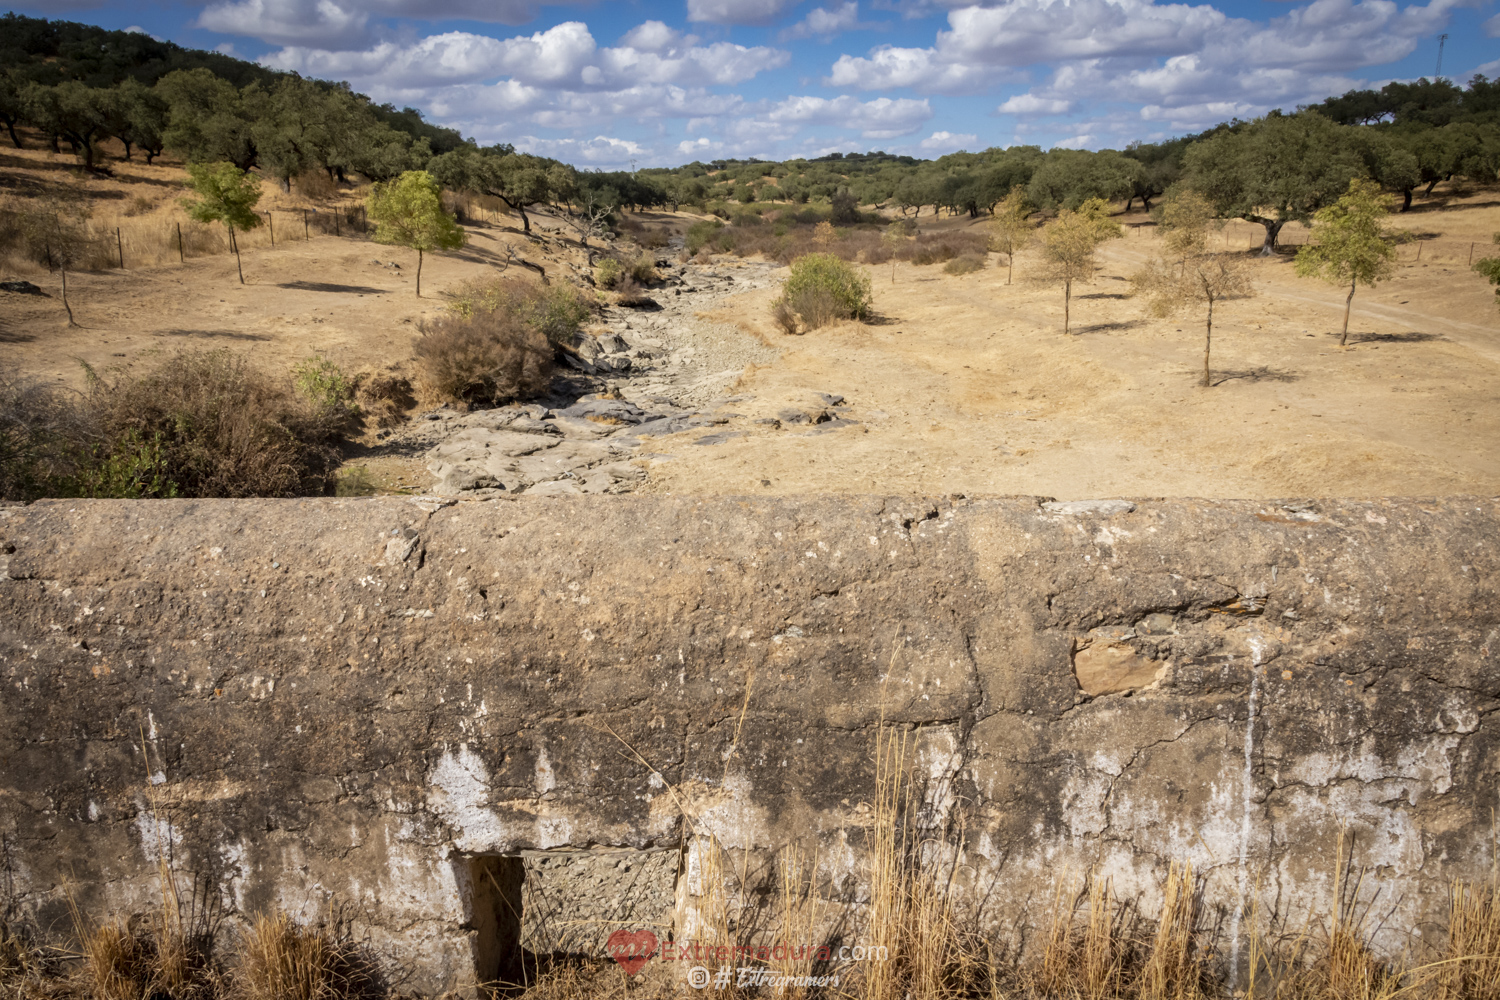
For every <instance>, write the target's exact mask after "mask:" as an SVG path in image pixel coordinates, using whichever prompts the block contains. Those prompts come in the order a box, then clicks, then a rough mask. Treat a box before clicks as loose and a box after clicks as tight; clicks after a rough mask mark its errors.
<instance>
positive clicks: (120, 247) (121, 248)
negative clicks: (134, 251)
mask: <svg viewBox="0 0 1500 1000" xmlns="http://www.w3.org/2000/svg"><path fill="white" fill-rule="evenodd" d="M115 252H116V253H118V254H119V255H120V270H122V271H123V270H125V243H124V241H123V240H121V239H120V227H119V226H116V227H115Z"/></svg>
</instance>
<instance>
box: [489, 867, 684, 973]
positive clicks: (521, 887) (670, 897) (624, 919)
mask: <svg viewBox="0 0 1500 1000" xmlns="http://www.w3.org/2000/svg"><path fill="white" fill-rule="evenodd" d="M679 860H680V853H679V851H678V850H677V849H676V848H668V849H664V850H650V851H639V850H630V849H621V848H593V849H588V850H572V849H562V850H551V851H522V852H521V853H520V854H518V855H513V856H499V855H486V856H481V857H475V858H471V859H470V860H469V866H470V868H469V877H470V885H471V892H472V900H471V904H472V905H471V907H470V913H471V917H470V919H471V933H472V935H473V940H474V945H473V947H474V970H475V974H476V976H477V978H478V979H479V981H480V982H482V983H524V982H526V981H527V979H528V978H529V977H530V975H533V974H534V970H535V969H537V968H540V967H541V966H542V965H544V964H545V962H543V961H542V960H543V959H545V958H559V957H563V956H580V955H586V956H589V957H594V958H603V957H607V956H608V954H609V953H608V951H607V942H608V940H609V936H610V935H611V934H613V933H614V932H615V931H617V930H621V929H624V930H632V931H635V930H649V931H651V932H652V933H653V934H655V935H656V936H657V938H658V939H659V940H661V941H666V940H668V939H669V937H670V935H671V933H672V918H673V913H674V910H675V907H676V898H677V895H676V894H677V875H678V868H679Z"/></svg>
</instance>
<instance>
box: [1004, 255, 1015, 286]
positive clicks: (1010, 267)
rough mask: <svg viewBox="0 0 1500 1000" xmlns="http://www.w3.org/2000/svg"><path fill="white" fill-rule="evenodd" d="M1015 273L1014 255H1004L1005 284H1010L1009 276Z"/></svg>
mask: <svg viewBox="0 0 1500 1000" xmlns="http://www.w3.org/2000/svg"><path fill="white" fill-rule="evenodd" d="M1015 273H1016V255H1015V254H1013V253H1008V254H1006V255H1005V283H1006V284H1007V285H1008V284H1010V278H1011V275H1013V274H1015Z"/></svg>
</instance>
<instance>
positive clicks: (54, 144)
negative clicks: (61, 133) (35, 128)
mask: <svg viewBox="0 0 1500 1000" xmlns="http://www.w3.org/2000/svg"><path fill="white" fill-rule="evenodd" d="M49 138H50V140H51V142H52V152H54V153H57V154H59V155H61V154H62V150H61V149H59V148H58V146H57V135H56V134H55V133H54V134H53V135H51V136H50V137H49Z"/></svg>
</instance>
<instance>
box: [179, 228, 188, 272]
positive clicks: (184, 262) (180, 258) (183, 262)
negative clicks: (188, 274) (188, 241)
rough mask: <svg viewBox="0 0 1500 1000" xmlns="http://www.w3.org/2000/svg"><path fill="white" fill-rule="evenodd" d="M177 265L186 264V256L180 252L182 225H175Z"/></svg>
mask: <svg viewBox="0 0 1500 1000" xmlns="http://www.w3.org/2000/svg"><path fill="white" fill-rule="evenodd" d="M177 263H179V264H186V263H187V254H185V253H183V252H182V223H180V222H179V223H177Z"/></svg>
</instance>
